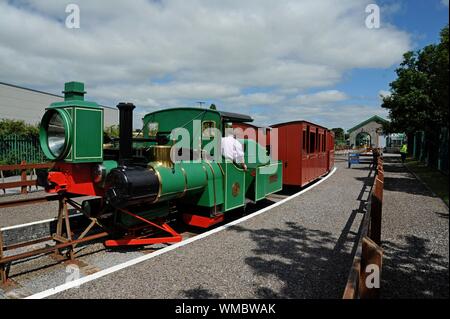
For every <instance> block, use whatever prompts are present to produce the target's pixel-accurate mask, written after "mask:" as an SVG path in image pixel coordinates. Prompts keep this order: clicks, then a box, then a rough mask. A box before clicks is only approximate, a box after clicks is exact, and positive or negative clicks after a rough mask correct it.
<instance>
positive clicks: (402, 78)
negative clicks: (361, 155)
mask: <svg viewBox="0 0 450 319" xmlns="http://www.w3.org/2000/svg"><path fill="white" fill-rule="evenodd" d="M448 72H449V42H448V25H447V26H446V27H444V28H443V29H442V31H441V33H440V43H439V44H431V45H428V46H426V47H424V48H423V49H421V50H418V51H416V52H412V51H410V52H407V53H405V54H404V56H403V62H402V63H401V64H400V66H399V68H397V70H396V73H397V79H396V80H394V81H393V82H392V83H390V87H391V95H389V96H386V97H383V103H382V107H383V108H386V109H388V110H389V117H390V120H391V122H390V123H389V124H387V125H385V126H384V127H383V130H384V131H385V132H387V133H393V132H405V133H407V134H411V133H414V132H417V131H425V135H426V139H427V140H426V144H427V148H428V153H429V154H430V155H432V154H435V153H436V149H435V148H436V141H437V140H438V138H439V135H438V133H439V130H438V128H440V127H448V110H449V101H448V89H449V87H448V84H449V73H448Z"/></svg>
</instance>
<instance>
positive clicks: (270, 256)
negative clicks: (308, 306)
mask: <svg viewBox="0 0 450 319" xmlns="http://www.w3.org/2000/svg"><path fill="white" fill-rule="evenodd" d="M230 230H232V231H236V232H249V234H250V238H251V239H252V240H253V241H254V242H255V243H257V245H258V247H257V248H256V249H254V250H253V251H252V252H253V255H252V256H249V257H247V258H246V260H245V262H246V263H247V264H248V265H249V266H250V267H252V268H253V269H254V272H255V275H257V276H263V277H269V276H270V277H272V276H276V278H277V279H278V280H280V281H281V282H282V283H283V287H282V288H281V290H280V291H275V290H274V289H272V288H271V287H258V288H256V289H257V290H256V292H255V294H256V296H257V298H340V297H341V294H342V290H343V287H344V286H345V283H346V280H347V275H348V271H349V267H350V264H351V255H350V254H348V253H345V252H342V251H341V250H340V249H335V248H334V247H335V243H336V239H335V238H333V237H332V234H331V233H329V232H325V231H321V230H317V229H308V228H305V227H303V226H301V225H299V224H297V223H292V222H286V228H284V229H279V228H275V229H259V230H254V229H247V228H245V227H242V226H239V225H236V226H232V227H230Z"/></svg>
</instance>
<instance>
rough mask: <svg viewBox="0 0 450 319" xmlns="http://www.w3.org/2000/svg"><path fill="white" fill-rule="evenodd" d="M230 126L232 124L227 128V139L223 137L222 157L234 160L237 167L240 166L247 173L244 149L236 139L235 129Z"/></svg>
mask: <svg viewBox="0 0 450 319" xmlns="http://www.w3.org/2000/svg"><path fill="white" fill-rule="evenodd" d="M230 126H231V125H230V124H227V125H226V126H225V127H226V129H225V137H222V143H221V144H222V156H223V157H225V158H227V159H229V160H232V161H233V162H234V163H235V164H236V165H239V166H240V167H242V169H243V170H244V171H246V170H247V165H245V162H244V148H243V146H242V144H241V143H240V142H239V141H238V140H237V139H236V138H235V137H234V135H233V129H232V128H231V127H230Z"/></svg>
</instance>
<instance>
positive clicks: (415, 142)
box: [411, 127, 449, 175]
mask: <svg viewBox="0 0 450 319" xmlns="http://www.w3.org/2000/svg"><path fill="white" fill-rule="evenodd" d="M435 134H436V136H435V137H434V138H432V139H430V138H428V139H427V136H426V133H425V132H423V131H418V132H416V133H414V134H413V135H412V140H411V144H412V152H411V155H412V156H413V158H415V159H417V160H419V161H421V162H424V163H426V164H427V165H428V166H431V167H434V168H437V169H438V170H440V171H441V172H442V173H444V174H446V175H448V173H449V168H448V139H449V131H448V127H441V128H437V129H436V133H435ZM427 143H428V145H427Z"/></svg>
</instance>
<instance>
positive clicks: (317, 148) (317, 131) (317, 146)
mask: <svg viewBox="0 0 450 319" xmlns="http://www.w3.org/2000/svg"><path fill="white" fill-rule="evenodd" d="M319 142H320V134H319V129H318V128H316V150H315V151H316V152H319V145H320V144H319Z"/></svg>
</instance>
